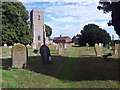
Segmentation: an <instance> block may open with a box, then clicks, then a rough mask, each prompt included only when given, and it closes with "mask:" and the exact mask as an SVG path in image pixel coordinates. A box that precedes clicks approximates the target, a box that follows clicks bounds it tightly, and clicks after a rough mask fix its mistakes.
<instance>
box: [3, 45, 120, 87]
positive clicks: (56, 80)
mask: <svg viewBox="0 0 120 90" xmlns="http://www.w3.org/2000/svg"><path fill="white" fill-rule="evenodd" d="M49 47H50V48H51V53H52V59H53V62H52V63H50V64H43V63H42V60H41V57H40V56H32V57H29V58H28V62H27V68H26V69H24V70H23V69H20V70H18V69H9V67H10V66H11V59H3V60H2V61H3V63H2V66H3V70H1V71H2V79H1V82H2V87H3V88H118V59H117V55H114V56H112V57H109V58H108V59H107V60H104V59H103V58H102V57H96V56H95V54H94V49H93V48H92V47H91V48H90V50H86V48H85V47H73V49H72V50H71V51H65V54H64V55H58V54H57V51H55V50H54V48H55V47H53V46H49ZM108 52H111V51H110V50H108V49H106V48H104V51H103V54H104V53H108Z"/></svg>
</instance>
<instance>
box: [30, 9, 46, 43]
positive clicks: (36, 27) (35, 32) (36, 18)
mask: <svg viewBox="0 0 120 90" xmlns="http://www.w3.org/2000/svg"><path fill="white" fill-rule="evenodd" d="M30 22H31V23H30V28H31V30H32V37H33V43H34V44H36V45H37V44H38V43H41V44H43V27H44V11H41V10H32V11H31V12H30Z"/></svg>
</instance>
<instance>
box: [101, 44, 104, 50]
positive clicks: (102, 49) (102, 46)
mask: <svg viewBox="0 0 120 90" xmlns="http://www.w3.org/2000/svg"><path fill="white" fill-rule="evenodd" d="M103 45H104V44H103V43H102V44H101V51H103Z"/></svg>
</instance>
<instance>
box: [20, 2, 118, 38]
mask: <svg viewBox="0 0 120 90" xmlns="http://www.w3.org/2000/svg"><path fill="white" fill-rule="evenodd" d="M20 1H21V2H22V3H23V5H24V6H25V7H26V9H27V10H28V11H29V12H30V11H31V10H32V9H37V10H43V11H44V21H45V22H44V23H45V24H47V25H49V26H50V27H51V28H52V36H51V38H53V37H59V36H60V35H62V36H70V37H71V38H72V37H73V36H75V35H77V34H80V31H81V30H83V27H84V26H85V25H88V24H93V23H94V24H96V25H98V26H100V28H102V29H105V30H106V31H107V32H108V33H110V35H114V36H115V39H118V36H117V35H116V34H115V31H114V28H113V27H112V26H111V27H108V25H107V22H108V21H109V20H111V13H106V14H104V13H103V11H102V10H98V9H97V6H98V5H99V3H98V2H99V0H20Z"/></svg>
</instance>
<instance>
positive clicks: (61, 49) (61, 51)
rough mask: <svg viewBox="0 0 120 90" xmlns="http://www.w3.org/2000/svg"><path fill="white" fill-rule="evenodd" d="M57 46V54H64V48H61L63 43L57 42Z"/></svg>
mask: <svg viewBox="0 0 120 90" xmlns="http://www.w3.org/2000/svg"><path fill="white" fill-rule="evenodd" d="M58 48H59V52H58V53H59V54H64V48H63V44H62V43H59V44H58Z"/></svg>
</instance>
